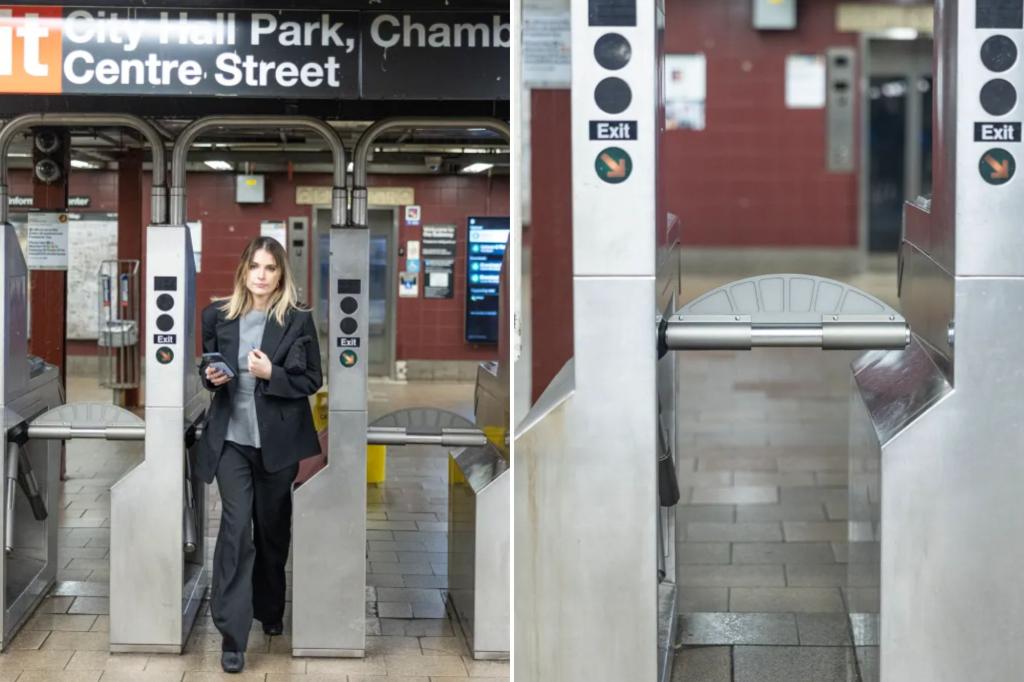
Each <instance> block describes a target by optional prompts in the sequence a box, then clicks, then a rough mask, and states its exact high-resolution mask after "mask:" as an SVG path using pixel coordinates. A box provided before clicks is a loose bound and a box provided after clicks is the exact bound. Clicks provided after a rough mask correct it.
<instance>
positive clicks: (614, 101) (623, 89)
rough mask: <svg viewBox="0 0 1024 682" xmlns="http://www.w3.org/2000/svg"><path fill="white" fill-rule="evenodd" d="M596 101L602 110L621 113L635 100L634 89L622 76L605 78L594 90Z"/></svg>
mask: <svg viewBox="0 0 1024 682" xmlns="http://www.w3.org/2000/svg"><path fill="white" fill-rule="evenodd" d="M594 101H595V102H597V106H599V107H601V111H604V112H607V113H609V114H621V113H622V112H623V111H625V110H626V109H627V108H628V107H629V103H630V102H632V101H633V91H632V90H630V89H629V85H628V84H627V83H626V81H624V80H622V79H621V78H615V77H611V78H605V79H604V80H603V81H601V82H600V83H598V84H597V88H595V90H594Z"/></svg>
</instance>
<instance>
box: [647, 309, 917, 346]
mask: <svg viewBox="0 0 1024 682" xmlns="http://www.w3.org/2000/svg"><path fill="white" fill-rule="evenodd" d="M659 336H661V338H660V339H659V347H661V348H663V349H665V350H750V349H752V348H821V349H822V350H902V349H903V348H906V347H907V346H908V345H909V344H910V327H909V326H908V325H907V323H906V321H905V320H903V319H900V318H898V317H896V316H889V315H824V316H822V318H821V321H820V322H817V323H807V322H803V321H800V322H794V323H786V322H772V323H770V324H768V323H756V322H752V321H751V318H750V316H749V315H673V316H672V317H669V318H667V319H665V320H664V321H663V322H662V324H661V325H660V327H659Z"/></svg>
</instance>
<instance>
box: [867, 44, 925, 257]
mask: <svg viewBox="0 0 1024 682" xmlns="http://www.w3.org/2000/svg"><path fill="white" fill-rule="evenodd" d="M863 44H864V53H863V54H864V81H865V86H866V87H865V89H864V93H865V97H864V107H863V108H862V111H863V116H864V117H865V120H864V131H865V134H864V136H863V141H862V143H861V144H862V150H863V155H862V159H863V162H862V163H861V183H862V188H863V189H862V192H861V212H860V214H861V216H862V217H863V218H862V224H863V227H862V233H861V234H862V238H866V239H862V242H861V243H862V244H866V246H867V250H868V251H871V252H883V253H885V252H895V251H896V249H897V248H899V245H900V240H901V238H902V230H903V203H904V202H905V201H910V200H912V199H915V198H916V197H918V196H930V195H931V191H932V83H933V80H932V49H933V45H932V40H931V38H918V39H915V40H894V39H891V38H878V37H866V38H865V40H864V43H863Z"/></svg>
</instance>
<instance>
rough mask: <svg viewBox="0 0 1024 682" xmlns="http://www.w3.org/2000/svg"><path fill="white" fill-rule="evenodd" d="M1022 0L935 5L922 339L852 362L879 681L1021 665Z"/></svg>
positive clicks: (914, 302)
mask: <svg viewBox="0 0 1024 682" xmlns="http://www.w3.org/2000/svg"><path fill="white" fill-rule="evenodd" d="M1022 27H1024V15H1022V7H1021V2H1019V0H1015V1H994V0H945V1H944V2H941V3H936V10H935V29H936V30H935V37H936V45H935V57H936V63H935V81H936V87H935V88H934V89H933V97H934V106H933V111H935V112H936V115H935V122H934V127H935V135H934V136H933V137H934V140H935V142H934V144H935V152H934V155H933V156H934V169H933V178H934V181H933V187H934V191H933V195H932V197H931V199H930V201H929V200H925V199H921V200H918V201H916V202H913V203H911V204H908V205H907V206H906V208H905V212H904V228H903V242H902V244H901V252H900V267H899V278H900V279H899V295H900V302H901V305H902V308H903V311H904V313H905V314H906V316H907V319H908V320H909V321H910V323H911V325H912V326H913V328H914V338H913V341H912V343H911V345H910V347H909V348H907V349H906V350H904V351H889V352H875V353H868V354H866V355H864V356H863V357H861V358H860V359H858V360H857V361H856V362H855V363H854V365H853V383H852V391H851V408H850V413H851V417H850V420H851V432H850V446H851V447H850V521H849V564H848V584H847V589H846V592H847V595H848V605H849V608H850V611H851V613H850V620H851V623H852V624H853V626H854V627H853V632H854V644H855V645H856V647H857V653H858V663H859V668H860V671H861V675H862V677H863V679H864V680H865V682H870V681H874V680H879V679H880V680H882V681H883V682H903V681H904V680H930V681H933V682H954V681H955V682H960V681H961V680H968V679H969V680H978V681H979V682H982V681H985V682H987V681H990V680H991V681H993V682H994V681H996V680H1009V679H1017V678H1019V677H1020V676H1021V673H1020V671H1021V669H1022V668H1024V650H1022V649H1021V647H1020V640H1021V636H1022V635H1024V618H1022V617H1021V613H1022V610H1024V590H1022V589H1021V587H1020V567H1021V565H1022V564H1024V516H1022V515H1021V513H1020V497H1021V495H1020V489H1021V481H1024V456H1022V455H1024V447H1022V445H1021V443H1022V437H1021V434H1022V428H1021V419H1020V417H1019V416H1018V414H1019V412H1020V396H1021V391H1020V386H1021V385H1022V384H1024V363H1022V356H1021V342H1020V339H1021V337H1022V334H1024V322H1022V316H1021V301H1024V231H1022V230H1021V228H1020V218H1019V217H1020V215H1021V212H1022V210H1024V195H1022V193H1021V192H1020V188H1019V187H1016V185H1017V184H1019V182H1020V181H1019V180H1017V179H1016V177H1015V173H1016V170H1017V169H1016V157H1018V156H1020V155H1021V152H1022V148H1021V127H1022V124H1024V113H1022V110H1021V107H1020V104H1019V101H1018V98H1019V92H1020V90H1021V88H1022V86H1024V75H1022V73H1024V72H1022V71H1021V68H1020V64H1019V62H1020V59H1019V57H1018V55H1019V54H1020V51H1021V49H1022V34H1021V28H1022Z"/></svg>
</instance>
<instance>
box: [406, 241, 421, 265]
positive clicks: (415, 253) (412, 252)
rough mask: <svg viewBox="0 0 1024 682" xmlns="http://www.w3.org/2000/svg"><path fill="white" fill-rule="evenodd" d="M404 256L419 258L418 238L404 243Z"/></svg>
mask: <svg viewBox="0 0 1024 682" xmlns="http://www.w3.org/2000/svg"><path fill="white" fill-rule="evenodd" d="M405 257H406V258H408V259H409V260H419V258H420V242H419V240H413V241H409V242H406V243H405Z"/></svg>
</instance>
